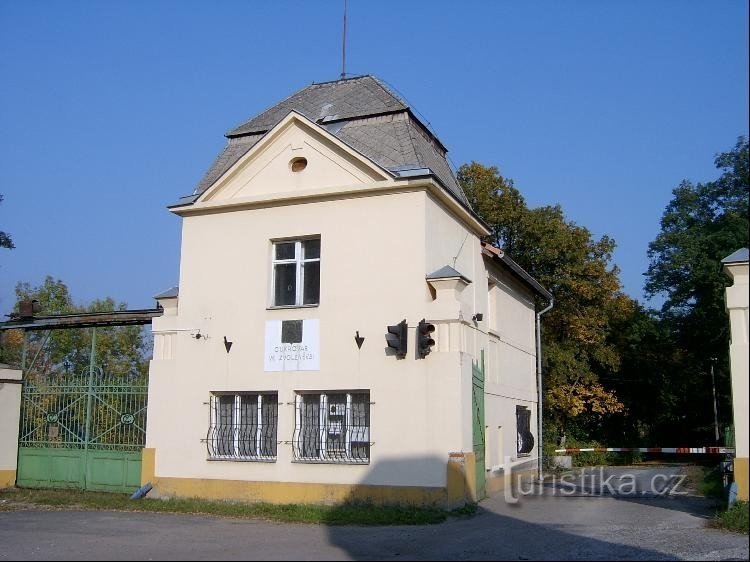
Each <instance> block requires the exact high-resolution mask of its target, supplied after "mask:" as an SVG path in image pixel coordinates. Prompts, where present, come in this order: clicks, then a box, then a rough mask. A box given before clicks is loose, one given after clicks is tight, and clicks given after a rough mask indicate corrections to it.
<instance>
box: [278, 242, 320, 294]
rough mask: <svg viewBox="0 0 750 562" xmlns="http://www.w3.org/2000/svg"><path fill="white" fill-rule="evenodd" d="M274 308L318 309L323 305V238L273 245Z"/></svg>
mask: <svg viewBox="0 0 750 562" xmlns="http://www.w3.org/2000/svg"><path fill="white" fill-rule="evenodd" d="M272 261H273V279H272V285H273V288H272V292H271V306H275V307H276V306H314V305H317V304H318V303H319V302H320V238H304V239H299V240H279V241H276V242H274V243H273V260H272Z"/></svg>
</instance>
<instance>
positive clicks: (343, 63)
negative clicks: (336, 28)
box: [341, 0, 347, 79]
mask: <svg viewBox="0 0 750 562" xmlns="http://www.w3.org/2000/svg"><path fill="white" fill-rule="evenodd" d="M346 4H347V0H344V36H343V40H342V42H341V78H342V79H343V78H346Z"/></svg>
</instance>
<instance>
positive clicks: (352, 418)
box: [292, 392, 372, 464]
mask: <svg viewBox="0 0 750 562" xmlns="http://www.w3.org/2000/svg"><path fill="white" fill-rule="evenodd" d="M295 404H296V424H295V430H294V437H293V441H292V446H293V451H294V460H295V461H301V462H329V463H349V464H367V463H369V462H370V445H372V442H371V441H370V394H369V393H367V392H359V393H335V394H333V393H331V394H298V395H297V398H296V402H295Z"/></svg>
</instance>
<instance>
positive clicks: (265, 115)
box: [194, 75, 471, 209]
mask: <svg viewBox="0 0 750 562" xmlns="http://www.w3.org/2000/svg"><path fill="white" fill-rule="evenodd" d="M291 111H296V112H298V113H300V114H302V115H304V116H305V117H307V118H308V119H310V120H311V121H313V122H315V123H318V124H319V125H320V126H322V127H324V128H325V129H326V130H327V131H328V132H329V133H331V134H332V135H334V136H335V137H337V138H338V139H339V140H341V141H342V142H344V143H346V144H347V145H349V146H350V147H351V148H353V149H354V150H356V151H357V152H359V153H361V154H362V155H363V156H365V157H366V158H369V159H370V160H372V161H373V162H375V163H376V164H378V165H379V166H381V167H382V168H385V169H386V170H388V171H389V172H391V173H392V174H393V175H394V177H410V176H412V177H413V176H420V175H433V176H434V177H435V178H436V179H437V180H438V181H439V182H440V183H441V184H442V185H443V187H445V189H446V190H447V191H448V192H449V193H450V194H452V195H453V196H454V197H455V198H457V199H458V200H459V201H460V202H461V203H462V204H463V205H464V206H465V207H467V208H469V209H471V207H470V205H469V202H468V200H467V199H466V195H465V194H464V192H463V190H462V189H461V187H460V186H459V185H458V182H457V181H456V178H455V176H454V174H453V171H452V169H451V167H450V165H449V164H448V161H447V159H446V152H447V151H446V149H445V147H444V146H443V144H442V143H441V142H440V140H439V139H438V138H437V137H436V136H435V135H434V134H433V133H432V132H431V131H430V130H429V129H428V128H427V127H426V126H425V125H424V124H423V123H422V122H421V121H420V120H419V119H418V118H417V117H415V115H414V112H413V111H412V110H411V108H410V107H409V105H408V103H407V102H406V101H405V100H403V99H401V97H399V96H398V95H397V94H395V93H394V92H393V91H392V90H391V89H390V88H388V87H387V86H385V85H384V84H383V83H382V82H381V81H380V80H378V79H377V78H375V77H374V76H370V75H366V76H357V77H354V78H345V79H342V80H336V81H333V82H323V83H319V84H311V85H310V86H307V87H306V88H303V89H302V90H300V91H298V92H296V93H295V94H292V95H291V96H289V97H288V98H286V99H285V100H282V101H280V102H279V103H277V104H276V105H274V106H272V107H270V108H268V109H266V110H265V111H263V112H261V113H259V114H258V115H256V116H255V117H253V118H251V119H249V120H248V121H246V122H244V123H242V124H241V125H239V126H238V127H235V128H234V129H232V130H230V131H229V132H227V133H226V134H225V136H226V137H227V138H228V139H229V142H228V144H227V145H226V147H225V148H224V150H223V151H222V152H221V153H220V154H219V156H218V157H217V158H216V160H215V161H214V163H213V164H212V165H211V167H210V168H209V169H208V171H207V172H206V174H205V176H204V177H203V179H202V180H201V181H200V183H199V184H198V186H197V187H196V189H195V191H194V195H198V194H200V193H203V192H204V191H205V190H206V189H208V188H209V187H210V186H211V185H213V183H214V182H216V180H218V179H219V178H220V177H221V176H222V175H223V174H224V173H225V172H226V171H227V170H228V169H229V168H231V167H232V165H234V164H235V163H236V162H237V161H238V160H239V159H240V158H241V157H242V156H243V155H244V154H246V153H247V152H248V151H249V150H250V149H251V148H252V147H253V146H254V145H255V144H256V143H257V142H258V141H259V140H260V139H261V138H262V137H263V136H264V135H265V134H266V133H267V132H268V131H269V130H271V129H272V128H273V127H274V126H275V125H276V124H277V123H279V122H280V121H281V120H282V119H283V118H284V117H286V116H287V115H288V114H289V112H291Z"/></svg>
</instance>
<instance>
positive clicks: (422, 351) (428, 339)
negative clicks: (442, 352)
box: [417, 318, 435, 359]
mask: <svg viewBox="0 0 750 562" xmlns="http://www.w3.org/2000/svg"><path fill="white" fill-rule="evenodd" d="M434 331H435V325H434V324H430V323H429V322H425V319H424V318H422V320H420V322H419V325H418V326H417V357H419V358H421V359H424V358H425V357H427V355H428V354H429V353H430V351H432V349H431V348H432V346H433V345H435V340H434V339H432V336H431V335H430V334H432V332H434Z"/></svg>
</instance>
